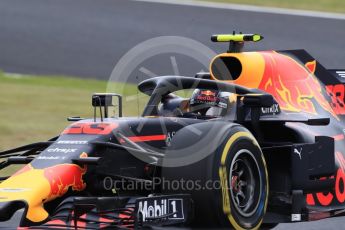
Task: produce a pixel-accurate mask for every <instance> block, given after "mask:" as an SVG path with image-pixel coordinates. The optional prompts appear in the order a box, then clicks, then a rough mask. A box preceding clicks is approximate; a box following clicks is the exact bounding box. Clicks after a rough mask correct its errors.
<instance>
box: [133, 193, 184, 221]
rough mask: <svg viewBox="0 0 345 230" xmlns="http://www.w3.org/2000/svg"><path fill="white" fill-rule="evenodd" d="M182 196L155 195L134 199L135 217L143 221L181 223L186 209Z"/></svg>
mask: <svg viewBox="0 0 345 230" xmlns="http://www.w3.org/2000/svg"><path fill="white" fill-rule="evenodd" d="M185 202H186V199H184V197H182V196H176V197H174V196H156V197H147V198H140V199H138V200H137V201H136V213H137V217H138V218H139V219H140V221H141V222H143V223H149V222H155V223H157V222H164V223H166V224H167V223H183V222H185V221H186V216H185V214H186V213H188V210H185V208H186V207H187V206H186V205H185Z"/></svg>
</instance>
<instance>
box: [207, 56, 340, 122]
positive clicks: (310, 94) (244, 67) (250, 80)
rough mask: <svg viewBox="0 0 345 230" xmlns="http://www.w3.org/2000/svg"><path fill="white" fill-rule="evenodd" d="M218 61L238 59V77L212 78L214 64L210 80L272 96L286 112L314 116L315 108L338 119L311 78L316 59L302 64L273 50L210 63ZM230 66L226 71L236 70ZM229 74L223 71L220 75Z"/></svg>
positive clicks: (315, 66) (230, 57)
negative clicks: (226, 82)
mask: <svg viewBox="0 0 345 230" xmlns="http://www.w3.org/2000/svg"><path fill="white" fill-rule="evenodd" d="M219 58H229V62H230V61H231V60H237V61H238V62H240V63H241V66H240V67H241V68H239V67H238V69H237V70H236V71H237V72H239V74H238V77H237V78H235V79H234V80H232V78H231V77H226V76H222V77H221V78H220V77H219V76H218V78H217V76H215V75H214V74H216V73H213V72H212V68H216V67H214V66H216V64H214V65H213V63H211V68H210V70H211V76H212V77H213V79H216V80H218V79H228V80H225V81H228V82H231V83H235V84H238V85H243V86H245V87H248V88H258V89H261V90H264V91H266V92H268V93H270V94H272V96H273V97H274V98H275V100H276V101H277V102H278V103H279V106H280V108H281V109H282V110H285V111H290V112H306V113H310V114H317V113H318V109H322V110H324V111H327V112H328V113H330V114H331V115H333V116H334V117H335V118H337V116H336V113H335V112H334V110H333V109H332V107H331V105H330V102H331V99H330V100H329V101H328V100H327V98H326V96H327V94H326V91H325V90H324V91H325V92H323V89H322V86H321V84H320V82H319V81H318V79H317V78H316V77H315V75H314V74H315V71H316V68H317V63H316V61H315V60H314V61H311V62H308V63H306V64H302V63H299V62H297V61H296V60H295V59H293V58H292V57H290V56H288V55H284V54H281V53H277V52H275V51H265V52H244V53H225V54H221V55H219V56H217V57H215V58H214V60H213V62H214V63H217V62H219V60H217V59H219ZM236 63H237V62H236ZM233 66H236V65H233ZM233 66H231V65H229V66H228V68H229V69H230V68H235V67H233ZM237 66H238V64H237ZM236 71H235V72H236ZM228 72H229V73H230V72H231V71H228ZM229 73H227V72H223V75H224V74H229ZM337 119H338V118H337Z"/></svg>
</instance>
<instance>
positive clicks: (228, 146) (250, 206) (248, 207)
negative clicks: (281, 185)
mask: <svg viewBox="0 0 345 230" xmlns="http://www.w3.org/2000/svg"><path fill="white" fill-rule="evenodd" d="M224 136H225V137H226V138H224V139H223V140H221V141H220V143H219V147H218V148H217V149H216V151H215V152H214V153H212V154H211V155H209V156H208V157H207V158H205V159H203V160H200V161H199V162H196V163H194V164H192V165H188V166H184V167H178V168H164V169H163V177H164V178H165V179H168V180H179V179H181V178H183V179H184V180H185V181H189V180H194V181H198V182H199V183H200V184H201V185H202V186H201V188H200V187H198V189H194V190H192V191H188V190H187V191H186V190H185V191H181V190H180V191H178V192H183V193H190V194H192V198H193V200H194V201H195V223H194V225H195V226H209V227H212V228H215V227H232V228H235V229H258V228H259V227H260V225H261V223H262V220H263V217H264V215H265V212H266V207H267V198H268V175H267V170H266V163H265V159H264V156H263V154H262V152H261V149H260V147H259V145H258V143H257V141H256V140H255V138H254V137H253V136H252V134H251V133H250V132H249V131H248V130H247V129H245V128H244V127H242V126H240V125H235V126H234V125H232V126H231V127H229V129H227V130H226V132H225V133H224ZM176 144H178V143H176ZM207 144H209V143H205V145H207ZM200 148H203V146H200ZM205 185H207V186H206V187H205ZM210 185H211V188H210ZM165 192H174V193H176V192H177V191H176V190H175V191H165Z"/></svg>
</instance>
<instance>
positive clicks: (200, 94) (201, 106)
mask: <svg viewBox="0 0 345 230" xmlns="http://www.w3.org/2000/svg"><path fill="white" fill-rule="evenodd" d="M229 95H230V93H227V92H226V93H225V92H221V91H218V90H210V89H195V90H194V92H193V94H192V96H191V98H190V100H189V110H190V112H192V113H195V114H198V115H201V116H223V115H224V114H225V113H226V111H227V108H228V102H229Z"/></svg>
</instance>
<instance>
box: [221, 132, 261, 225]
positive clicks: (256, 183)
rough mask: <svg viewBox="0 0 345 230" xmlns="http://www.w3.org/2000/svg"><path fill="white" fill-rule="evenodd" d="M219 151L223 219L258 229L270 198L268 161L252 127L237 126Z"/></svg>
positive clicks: (233, 223) (232, 223)
mask: <svg viewBox="0 0 345 230" xmlns="http://www.w3.org/2000/svg"><path fill="white" fill-rule="evenodd" d="M217 155H218V156H219V157H220V159H219V170H218V176H219V180H220V182H221V187H222V190H221V194H220V196H221V204H220V206H221V207H222V211H223V218H221V219H223V222H224V221H225V222H228V223H229V224H230V225H231V226H232V227H234V228H235V229H258V228H259V226H260V225H261V223H262V220H263V217H264V214H265V212H266V207H267V198H268V175H267V170H266V163H265V159H264V157H263V154H262V152H261V149H260V147H259V145H258V143H257V142H256V140H255V138H254V137H253V136H252V135H251V133H250V132H249V131H248V130H246V129H244V128H242V127H240V128H239V127H236V129H235V130H233V131H232V132H231V133H230V135H229V138H228V140H227V141H226V142H225V145H224V147H223V148H222V149H220V151H219V152H218V153H217Z"/></svg>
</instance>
